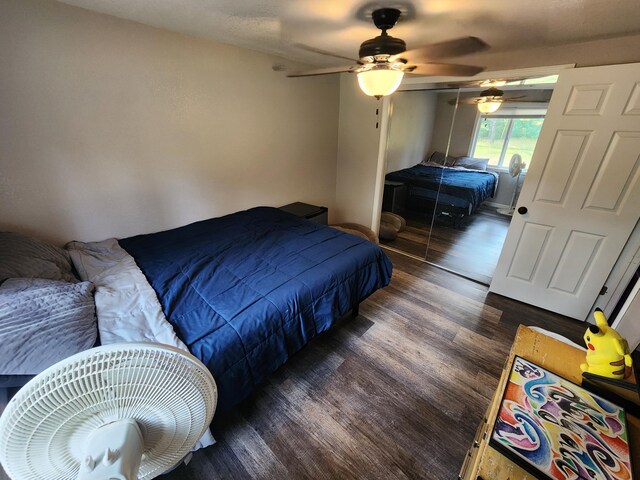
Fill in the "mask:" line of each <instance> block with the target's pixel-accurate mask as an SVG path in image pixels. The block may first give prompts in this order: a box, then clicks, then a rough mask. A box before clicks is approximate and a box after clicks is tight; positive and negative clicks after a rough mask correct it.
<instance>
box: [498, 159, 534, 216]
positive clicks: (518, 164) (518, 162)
mask: <svg viewBox="0 0 640 480" xmlns="http://www.w3.org/2000/svg"><path fill="white" fill-rule="evenodd" d="M526 166H527V164H526V163H525V162H524V161H523V160H522V157H521V156H520V154H519V153H514V154H513V155H512V156H511V160H510V161H509V175H511V176H512V177H517V178H516V186H515V188H514V189H513V196H512V197H511V206H510V207H509V208H499V209H498V210H497V211H498V213H501V214H502V215H513V212H514V210H515V201H516V195H517V193H518V186H519V185H520V174H521V173H522V169H523V168H524V167H526Z"/></svg>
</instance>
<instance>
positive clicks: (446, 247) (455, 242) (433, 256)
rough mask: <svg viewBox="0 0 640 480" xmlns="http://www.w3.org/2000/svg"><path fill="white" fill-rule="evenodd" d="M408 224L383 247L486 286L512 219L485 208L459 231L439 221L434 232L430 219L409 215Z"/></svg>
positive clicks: (468, 218)
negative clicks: (396, 236) (404, 253)
mask: <svg viewBox="0 0 640 480" xmlns="http://www.w3.org/2000/svg"><path fill="white" fill-rule="evenodd" d="M406 220H407V228H406V230H404V231H402V232H400V233H399V235H398V238H396V239H395V240H393V241H390V242H388V241H383V242H382V243H383V244H384V245H386V246H389V247H392V248H395V249H398V250H401V251H403V252H407V253H410V254H412V255H416V256H418V257H421V258H425V254H426V260H427V261H429V262H432V263H434V264H436V265H440V266H442V267H445V268H448V269H450V270H453V271H455V272H459V273H461V274H462V275H465V276H467V277H469V278H473V279H474V280H477V281H479V282H482V283H485V284H487V285H488V284H489V283H491V278H492V276H493V273H494V271H495V269H496V265H497V264H498V258H499V257H500V252H501V250H502V245H503V244H504V240H505V238H506V236H507V230H508V229H509V222H510V221H511V217H509V216H506V215H500V214H499V213H497V212H496V209H495V208H492V207H488V206H485V205H482V206H480V208H479V209H478V211H477V212H475V213H474V214H473V215H471V216H470V217H466V218H464V219H463V220H462V222H461V223H460V225H459V226H457V227H454V226H453V225H451V224H449V223H446V222H442V221H436V222H435V224H434V226H433V230H431V219H430V218H426V217H425V216H424V215H419V214H407V215H406ZM430 232H431V239H429V233H430ZM427 242H429V251H428V252H427Z"/></svg>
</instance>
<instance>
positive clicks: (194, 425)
mask: <svg viewBox="0 0 640 480" xmlns="http://www.w3.org/2000/svg"><path fill="white" fill-rule="evenodd" d="M216 403H217V388H216V384H215V381H214V380H213V377H212V376H211V373H210V372H209V371H208V370H207V368H206V367H205V366H204V365H202V363H200V362H199V361H198V360H197V359H196V358H195V357H193V356H191V355H190V354H187V353H186V352H183V351H181V350H178V349H175V348H172V347H168V346H165V345H162V346H161V345H155V344H120V345H109V346H103V347H98V348H95V349H92V350H88V351H85V352H81V353H79V354H77V355H74V356H73V357H70V358H68V359H66V360H63V361H62V362H59V363H58V364H56V365H54V366H52V367H50V368H49V369H47V370H45V371H44V372H42V373H41V374H40V375H38V376H37V377H36V378H34V379H33V380H31V382H29V383H28V384H27V385H25V386H24V387H23V388H22V389H21V390H20V391H19V392H18V393H17V394H16V396H15V397H14V398H13V399H12V400H11V402H10V403H9V405H8V406H7V408H6V410H5V412H4V414H3V415H2V417H1V418H0V462H1V463H2V464H3V466H4V468H5V470H6V471H7V473H8V474H9V475H10V476H11V477H12V478H15V479H17V478H19V479H40V478H43V479H44V478H58V479H75V478H76V477H77V475H78V471H79V468H80V461H81V460H82V458H83V457H82V455H83V451H84V445H85V444H86V439H87V437H88V435H89V434H90V433H91V432H92V431H94V430H95V429H96V428H98V427H99V426H101V425H103V424H105V423H108V422H111V421H115V420H122V419H133V420H135V421H136V422H137V423H138V424H139V426H140V428H141V430H142V432H143V435H144V439H145V448H144V454H143V458H142V463H141V466H140V471H139V474H138V478H140V479H149V478H154V477H155V476H157V475H159V474H161V473H163V472H164V471H166V470H167V469H168V468H170V467H172V466H174V465H175V464H177V463H178V462H179V461H180V460H181V459H182V458H183V457H184V456H185V455H186V454H187V453H188V452H189V451H190V450H191V448H193V446H194V445H195V444H196V442H197V441H198V440H199V439H200V438H201V437H202V435H203V434H204V433H205V431H206V429H207V428H208V426H209V424H210V423H211V420H212V418H213V414H214V412H215V407H216Z"/></svg>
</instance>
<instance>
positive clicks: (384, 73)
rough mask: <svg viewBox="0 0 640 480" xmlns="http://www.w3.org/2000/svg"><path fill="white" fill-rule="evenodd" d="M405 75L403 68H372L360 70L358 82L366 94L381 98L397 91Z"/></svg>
mask: <svg viewBox="0 0 640 480" xmlns="http://www.w3.org/2000/svg"><path fill="white" fill-rule="evenodd" d="M403 77H404V72H403V71H402V70H396V69H394V68H372V69H370V70H364V71H362V72H358V84H359V85H360V89H361V90H362V91H363V92H364V93H365V95H369V96H370V97H376V98H380V97H384V96H385V95H391V94H392V93H393V92H395V91H396V90H397V89H398V87H399V86H400V83H402V78H403Z"/></svg>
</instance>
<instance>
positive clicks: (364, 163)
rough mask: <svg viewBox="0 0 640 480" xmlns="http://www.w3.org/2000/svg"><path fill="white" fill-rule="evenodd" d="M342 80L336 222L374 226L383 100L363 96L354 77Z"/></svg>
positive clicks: (342, 77) (342, 76)
mask: <svg viewBox="0 0 640 480" xmlns="http://www.w3.org/2000/svg"><path fill="white" fill-rule="evenodd" d="M340 77H341V78H340V122H339V133H338V166H337V177H336V220H337V221H338V222H356V223H360V224H362V225H366V226H372V218H373V203H374V196H375V193H376V175H377V165H378V151H379V149H380V128H377V127H376V124H378V123H379V120H380V116H379V115H380V114H381V112H382V100H381V101H377V100H376V99H375V98H373V97H367V96H366V95H363V93H362V91H361V90H360V87H359V86H358V82H357V81H356V79H355V78H354V76H353V75H348V74H341V75H340ZM376 110H377V111H378V113H377V114H376ZM378 127H379V125H378ZM375 227H376V228H377V225H375Z"/></svg>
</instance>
